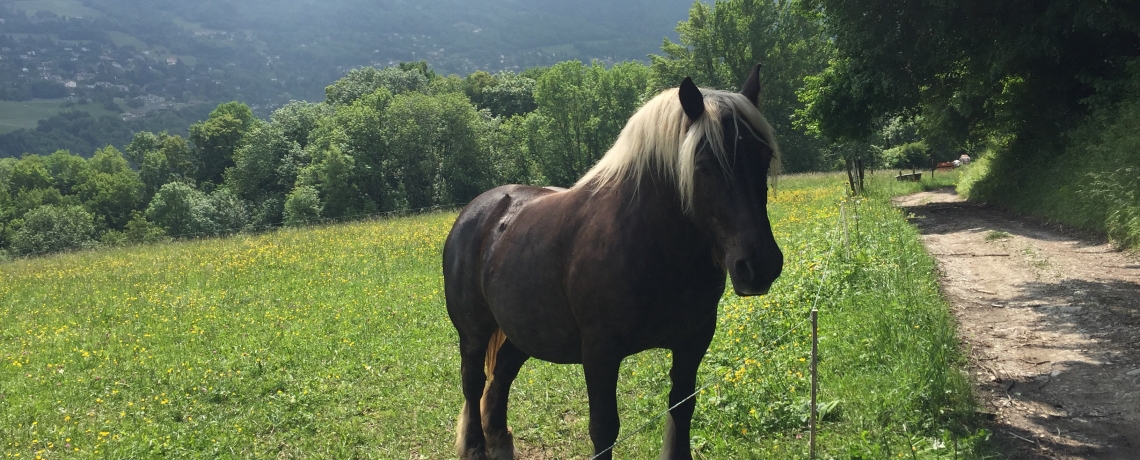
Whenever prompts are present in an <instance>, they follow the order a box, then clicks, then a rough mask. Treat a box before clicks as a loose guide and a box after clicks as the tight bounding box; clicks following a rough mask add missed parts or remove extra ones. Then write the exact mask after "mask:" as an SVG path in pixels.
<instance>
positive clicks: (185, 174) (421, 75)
mask: <svg viewBox="0 0 1140 460" xmlns="http://www.w3.org/2000/svg"><path fill="white" fill-rule="evenodd" d="M792 7H793V5H792V4H791V3H787V4H785V3H772V2H754V1H750V0H736V1H730V2H721V3H717V4H716V5H714V6H709V5H705V4H702V3H695V4H694V5H693V8H692V10H691V11H690V19H689V20H688V21H686V22H683V23H681V25H680V26H679V31H680V43H672V42H669V41H666V43H665V45H664V51H665V52H664V54H663V55H661V56H654V57H653V60H652V63H651V64H649V65H646V64H643V63H640V62H624V63H619V64H615V65H612V66H606V65H603V64H602V63H599V62H592V63H582V62H580V61H566V62H561V63H558V64H555V65H552V66H549V67H539V68H532V69H528V70H526V71H523V72H520V73H512V72H501V73H497V74H491V73H488V72H482V71H480V72H475V73H472V74H469V75H467V76H466V77H462V78H461V77H459V76H456V75H447V76H445V75H441V74H438V73H436V72H435V71H433V70H432V69H431V68H430V67H429V66H428V64H427V63H426V62H424V61H420V62H409V63H402V64H399V65H397V66H393V67H387V68H376V67H362V68H357V69H353V70H351V71H349V72H348V73H347V74H346V75H345V76H344V77H343V78H341V79H339V80H337V81H336V82H334V83H333V84H331V85H329V86H328V87H327V88H326V89H325V101H323V102H318V103H313V102H299V101H295V102H292V103H289V104H287V105H285V106H283V107H281V108H280V109H278V110H276V111H274V112H273V113H272V114H271V116H269V117H268V119H265V120H262V119H258V118H257V117H255V116H254V115H253V113H252V111H251V110H250V108H249V107H248V106H246V105H245V104H242V103H240V102H229V103H224V104H221V105H218V106H217V107H216V108H215V109H214V110H213V111H212V112H211V113H210V114H209V116H208V117H207V118H206V119H205V120H203V121H201V122H198V123H196V124H194V125H193V126H191V128H190V129H189V131H188V133H187V135H186V136H185V137H183V136H179V135H175V134H169V133H165V132H163V133H152V132H147V131H142V132H138V133H136V134H134V136H133V138H132V140H131V141H130V142H129V143H128V144H127V145H126V146H125V147H124V148H123V149H122V150H121V151H120V150H119V149H116V148H114V147H112V146H108V147H104V148H102V149H100V150H99V151H98V152H96V154H95V155H94V156H93V157H91V158H90V159H87V160H85V159H83V158H82V157H80V156H78V155H74V154H72V153H70V152H68V151H65V150H61V151H56V152H55V153H52V154H50V155H36V154H28V155H24V156H23V157H22V158H20V159H14V158H8V159H3V160H0V248H4V249H5V250H7V251H8V252H10V253H11V254H32V253H42V252H50V251H55V250H60V249H66V248H71V247H84V246H92V245H98V244H121V243H124V242H128V241H149V240H154V239H157V238H163V237H183V236H203V235H221V234H226V233H231V232H236V231H242V230H250V229H258V228H266V227H272V226H277V225H296V224H301V223H305V222H312V221H314V220H318V219H322V220H323V219H344V218H352V217H354V216H362V215H372V214H375V213H380V212H387V211H398V210H408V209H421V208H426V207H432V206H441V205H457V204H462V203H465V202H467V201H469V200H470V199H472V198H473V197H475V196H476V195H478V194H479V193H481V192H482V191H484V190H486V189H489V188H491V187H494V186H496V185H499V184H505V183H526V184H537V185H548V184H549V185H561V186H566V185H570V184H572V183H573V182H574V181H575V180H576V179H577V178H578V177H579V176H581V175H582V174H583V173H584V172H585V171H586V170H587V169H589V168H590V166H592V164H593V163H594V162H595V161H596V160H597V159H598V158H600V157H601V156H602V155H603V154H604V153H605V151H606V150H607V149H608V148H609V147H610V145H611V144H612V143H613V141H614V140H615V139H616V138H617V135H618V133H619V132H620V131H621V129H622V127H623V126H624V124H625V122H626V120H627V119H628V118H629V116H630V115H632V114H633V112H634V111H635V110H636V109H637V108H638V107H639V106H640V104H641V103H643V102H644V101H645V100H647V99H648V98H649V97H651V96H652V95H654V94H656V93H657V92H659V91H660V90H662V89H664V88H668V87H673V86H675V85H676V84H677V83H678V82H679V81H680V80H681V79H682V78H683V77H684V76H687V75H691V76H693V77H694V79H695V80H696V81H697V82H698V83H699V84H702V85H705V86H711V87H723V88H725V89H733V88H729V87H728V86H729V85H736V84H737V82H739V81H742V76H743V75H744V73H745V72H747V70H748V68H749V66H750V65H751V63H755V62H764V63H765V70H764V73H765V75H764V81H765V84H766V86H765V95H764V101H765V102H764V107H763V110H764V111H765V112H766V113H767V114H768V116H769V118H770V120H771V122H772V123H773V125H775V126H776V127H777V129H778V130H779V131H780V132H781V141H782V142H783V145H784V152H785V163H786V164H787V165H789V167H790V169H792V170H806V169H813V168H820V167H827V166H828V165H827V162H828V161H829V160H828V159H827V158H826V155H827V145H826V143H825V142H823V141H822V139H821V138H819V137H818V136H815V135H813V134H810V133H807V132H806V131H805V130H802V129H799V128H796V127H795V126H793V122H792V114H794V113H795V111H796V110H798V109H799V108H800V105H801V104H800V102H799V101H798V99H797V97H796V91H797V90H798V88H799V86H800V83H799V82H802V80H803V78H804V77H805V76H807V75H811V74H813V73H815V72H818V71H819V70H820V69H822V68H823V67H824V66H825V65H826V62H827V59H828V53H829V45H828V43H827V42H826V40H825V39H824V36H823V33H822V30H821V28H820V23H819V22H818V20H816V19H815V18H812V17H810V16H805V15H801V14H797V13H796V12H795V11H793V9H792ZM726 20H728V21H729V22H727V23H726ZM740 29H743V30H747V31H749V32H748V33H743V34H742V33H739V30H740ZM773 30H775V31H778V33H777V34H772V33H771V31H773ZM723 55H731V56H733V57H734V60H733V61H731V62H730V61H725V60H723V59H721V58H719V57H717V56H723Z"/></svg>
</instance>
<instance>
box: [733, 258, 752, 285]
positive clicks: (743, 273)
mask: <svg viewBox="0 0 1140 460" xmlns="http://www.w3.org/2000/svg"><path fill="white" fill-rule="evenodd" d="M736 276H738V277H740V278H741V279H745V280H749V281H751V280H752V279H754V278H755V277H756V272H755V271H754V270H753V269H752V261H751V260H748V259H740V260H738V261H736Z"/></svg>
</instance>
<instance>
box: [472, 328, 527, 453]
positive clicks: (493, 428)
mask: <svg viewBox="0 0 1140 460" xmlns="http://www.w3.org/2000/svg"><path fill="white" fill-rule="evenodd" d="M496 339H500V340H503V341H502V342H501V343H502V345H501V346H499V347H498V349H497V350H495V348H496V347H495V345H496V341H497V340H496ZM495 351H497V353H496V354H495V359H494V370H493V371H492V373H491V375H492V377H491V382H490V384H489V385H488V387H487V391H486V392H485V393H484V394H483V407H482V411H483V433H484V435H485V436H486V437H487V450H488V451H489V453H490V457H491V459H492V460H509V459H513V458H515V443H514V437H513V436H511V433H510V430H509V429H508V428H507V401H508V400H509V399H510V392H511V382H514V380H515V377H517V376H518V374H519V369H520V368H522V365H523V363H524V362H526V360H527V359H528V358H530V356H528V355H527V354H526V353H524V352H523V351H522V350H519V349H518V347H516V346H515V345H514V344H512V343H511V341H510V339H509V338H506V337H503V336H502V331H499V332H496V334H495V337H493V338H492V339H491V349H490V350H489V351H488V353H491V352H495ZM488 363H490V361H488Z"/></svg>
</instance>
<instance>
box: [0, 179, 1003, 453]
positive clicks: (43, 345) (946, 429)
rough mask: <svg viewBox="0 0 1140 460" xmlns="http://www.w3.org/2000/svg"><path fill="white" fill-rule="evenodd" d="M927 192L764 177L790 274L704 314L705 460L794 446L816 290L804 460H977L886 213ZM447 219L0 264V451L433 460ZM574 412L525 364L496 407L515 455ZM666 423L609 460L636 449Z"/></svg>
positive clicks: (442, 356)
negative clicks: (816, 337)
mask: <svg viewBox="0 0 1140 460" xmlns="http://www.w3.org/2000/svg"><path fill="white" fill-rule="evenodd" d="M945 180H946V181H947V183H952V178H951V177H950V176H949V175H948V176H947V177H946V178H945ZM935 185H936V184H933V183H927V184H914V183H905V184H904V183H897V182H895V181H894V179H893V178H892V177H890V175H887V174H877V175H875V176H870V177H869V180H868V190H869V196H868V197H865V198H860V199H859V200H858V201H855V200H850V199H845V198H844V197H845V187H846V186H845V184H844V182H843V181H842V179H841V178H840V176H838V175H834V174H832V175H799V176H787V177H784V178H782V180H781V181H780V184H779V186H778V190H777V192H776V193H775V194H774V195H773V196H772V198H771V213H772V218H773V222H774V226H775V232H776V237H777V240H778V241H779V242H780V244H781V246H782V248H783V250H784V253H785V255H786V265H785V272H784V275H783V276H782V277H781V278H780V280H779V281H778V282H777V283H776V285H775V287H774V289H773V291H772V292H771V293H770V294H769V295H767V296H764V297H760V298H740V297H736V296H735V295H732V294H726V295H725V297H724V300H723V301H722V304H721V320H720V321H721V324H720V325H719V327H718V333H717V336H716V339H715V340H714V342H713V345H712V347H711V349H710V352H709V355H708V357H707V358H706V359H705V362H704V365H703V366H702V371H701V382H702V384H708V385H709V386H708V387H707V388H706V389H705V390H704V391H703V393H702V394H701V395H700V397H699V399H698V401H699V402H698V407H697V418H696V424H697V426H698V427H699V428H698V429H697V431H696V432H695V433H694V437H695V441H696V449H697V450H699V451H700V452H701V453H702V455H704V456H705V457H707V458H773V459H777V458H802V457H804V456H806V453H807V432H806V431H805V430H806V427H805V422H804V420H805V417H806V413H807V412H806V410H807V396H808V394H809V375H808V359H809V352H810V336H809V328H808V327H807V323H806V319H807V312H808V310H810V308H811V305H812V303H813V301H814V299H815V298H816V293H817V292H819V293H820V297H819V303H818V307H819V309H820V337H821V338H820V356H821V362H820V382H821V383H820V401H821V404H822V406H821V407H823V408H824V410H823V422H822V423H821V426H820V445H821V453H823V454H824V455H825V456H832V455H834V456H848V455H859V456H863V457H865V458H874V457H883V456H888V455H889V456H891V457H895V456H897V455H898V454H900V453H902V454H906V455H907V456H908V457H909V456H910V455H911V453H913V454H914V455H916V456H918V457H919V458H978V455H979V453H980V452H981V449H984V443H983V440H984V438H985V432H984V431H981V430H980V429H979V426H980V425H978V424H977V420H975V419H974V416H973V413H974V412H973V408H972V406H971V397H970V390H969V386H968V383H967V380H966V377H965V375H964V374H962V370H961V369H962V365H963V362H962V357H961V354H960V353H959V351H958V349H957V346H956V342H955V340H954V326H953V322H952V321H951V318H950V316H949V313H948V312H947V309H946V306H945V304H944V303H943V301H942V300H941V298H940V296H939V291H938V288H937V284H936V279H935V278H934V271H933V261H932V259H931V258H930V257H929V256H928V255H926V253H925V252H924V251H923V250H922V246H921V243H920V242H919V240H918V238H917V235H916V233H915V231H914V230H913V229H912V228H911V227H910V226H908V225H907V224H906V222H905V219H904V216H902V215H901V213H900V212H899V211H897V210H895V209H893V208H891V207H890V205H889V203H888V202H887V201H886V199H885V198H886V196H887V195H889V194H894V193H902V192H904V191H907V190H917V189H918V188H920V187H924V186H925V187H933V186H935ZM841 203H845V204H842V206H843V211H842V212H843V214H844V216H845V217H846V218H845V220H841V219H840V207H841ZM454 216H455V214H454V213H453V212H442V213H431V214H424V215H418V216H412V217H404V218H393V219H385V220H377V221H369V222H359V223H350V224H339V225H327V226H317V227H309V228H304V229H282V230H279V231H275V232H271V233H265V234H260V235H253V236H250V235H237V236H232V237H226V238H212V239H202V240H196V241H180V242H168V243H157V244H147V245H140V246H132V247H125V248H117V249H103V250H98V251H85V252H77V253H71V254H61V255H55V256H49V257H40V258H34V259H26V260H16V261H9V262H5V263H0V279H2V280H3V283H0V298H3V299H4V302H3V303H0V336H3V337H4V338H5V340H4V341H3V342H2V344H0V358H2V359H3V361H2V362H0V398H3V400H4V405H3V406H2V409H0V439H3V441H2V444H0V451H3V452H4V453H5V455H12V456H14V455H15V454H20V456H21V457H25V458H35V456H37V455H40V456H43V457H44V458H61V457H103V456H108V455H109V456H113V457H150V456H156V455H176V456H183V455H187V456H194V455H206V456H216V455H237V456H247V457H266V456H281V455H284V456H290V455H301V454H304V455H316V456H327V457H349V456H362V457H372V458H402V457H407V456H408V455H414V454H420V455H423V456H425V457H426V458H448V457H449V456H450V455H451V439H452V436H453V434H452V433H451V432H450V431H449V430H451V429H452V426H453V424H454V420H455V415H456V413H457V411H458V409H459V406H460V403H461V400H460V395H459V391H458V385H459V383H458V382H459V377H458V354H457V353H456V349H455V347H456V343H455V341H456V339H455V336H454V332H453V329H452V327H451V324H450V322H449V321H448V319H447V315H446V311H445V308H444V305H443V295H442V292H441V290H442V280H441V275H440V270H439V253H440V248H441V245H442V242H443V238H444V237H445V236H446V233H447V230H448V229H449V228H450V224H451V222H452V220H453V219H454ZM821 283H822V284H821ZM730 291H731V290H730ZM667 363H668V356H667V355H666V353H665V352H660V351H655V352H647V353H643V354H640V355H637V356H634V357H631V358H629V359H627V360H626V362H625V363H624V364H623V368H622V376H621V382H620V385H621V386H620V388H619V395H620V397H621V414H622V419H623V430H633V429H634V428H636V427H638V426H639V425H640V424H641V423H642V422H643V421H647V420H649V419H650V418H651V417H652V416H653V415H656V414H657V413H659V412H660V411H661V410H663V409H664V408H665V401H666V398H667V396H666V394H667V391H668V385H669V384H668V376H667V370H668V368H667ZM586 401H587V398H586V393H585V384H584V381H583V379H582V374H581V369H580V367H577V366H559V365H553V364H548V363H542V362H538V361H531V362H528V363H527V364H526V365H525V366H524V367H523V370H522V372H521V373H520V376H519V379H518V380H517V381H516V387H515V390H514V391H513V392H512V402H511V404H512V420H511V425H512V426H513V427H514V430H515V433H517V435H518V437H519V439H520V445H521V446H524V447H525V448H531V449H533V448H544V449H547V450H548V452H550V453H552V454H553V455H554V456H556V457H561V458H580V457H583V456H584V455H585V454H586V452H589V450H590V444H589V441H588V436H587V425H586V424H587V421H588V416H587V414H588V411H587V405H586V404H587V403H586ZM661 430H662V427H661V424H660V422H659V421H658V422H657V423H654V424H651V425H650V426H649V427H648V428H647V429H646V430H645V431H644V432H641V433H639V434H637V435H636V436H634V437H633V438H632V439H630V440H629V441H627V442H626V443H625V444H623V445H620V446H619V447H618V449H617V452H618V455H620V456H623V457H631V458H641V457H647V456H652V455H655V452H656V451H657V449H658V448H659V446H660V435H661V434H660V433H661ZM625 432H629V431H623V433H625ZM801 438H802V439H801ZM955 456H957V457H955Z"/></svg>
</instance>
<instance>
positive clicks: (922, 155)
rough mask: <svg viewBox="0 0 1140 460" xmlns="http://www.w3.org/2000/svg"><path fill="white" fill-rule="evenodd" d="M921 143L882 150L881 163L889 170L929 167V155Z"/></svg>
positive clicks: (923, 143) (924, 145)
mask: <svg viewBox="0 0 1140 460" xmlns="http://www.w3.org/2000/svg"><path fill="white" fill-rule="evenodd" d="M928 150H929V149H928V148H927V147H926V143H925V142H922V141H918V142H911V143H909V144H903V145H900V146H898V147H893V148H889V149H887V150H883V163H884V164H885V165H886V166H887V168H891V169H911V168H922V167H925V166H928V165H929V162H930V155H929V154H928V153H927V151H928Z"/></svg>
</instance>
